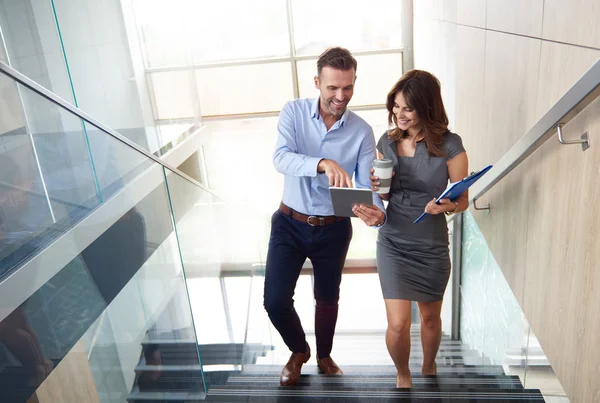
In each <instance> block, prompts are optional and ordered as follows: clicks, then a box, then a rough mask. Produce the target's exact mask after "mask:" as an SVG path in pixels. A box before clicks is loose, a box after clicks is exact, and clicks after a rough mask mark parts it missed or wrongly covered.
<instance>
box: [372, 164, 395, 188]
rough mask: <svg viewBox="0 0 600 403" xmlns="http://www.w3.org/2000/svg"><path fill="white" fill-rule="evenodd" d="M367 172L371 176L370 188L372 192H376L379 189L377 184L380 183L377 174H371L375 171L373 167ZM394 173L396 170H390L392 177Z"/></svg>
mask: <svg viewBox="0 0 600 403" xmlns="http://www.w3.org/2000/svg"><path fill="white" fill-rule="evenodd" d="M369 172H371V176H369V179H370V180H371V190H372V191H373V192H377V191H378V190H379V185H380V184H381V183H380V182H379V176H374V175H373V174H374V173H375V169H373V168H371V170H370V171H369ZM394 175H396V172H395V171H392V178H393V177H394Z"/></svg>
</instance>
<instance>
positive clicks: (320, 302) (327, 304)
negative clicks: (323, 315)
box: [316, 296, 340, 309]
mask: <svg viewBox="0 0 600 403" xmlns="http://www.w3.org/2000/svg"><path fill="white" fill-rule="evenodd" d="M339 299H340V298H339V296H337V297H333V298H329V299H317V300H316V303H317V308H320V309H328V308H329V309H331V308H337V307H338V301H339Z"/></svg>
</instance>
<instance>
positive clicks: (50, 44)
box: [0, 0, 89, 103]
mask: <svg viewBox="0 0 600 403" xmlns="http://www.w3.org/2000/svg"><path fill="white" fill-rule="evenodd" d="M0 10H1V11H0V27H1V28H2V36H3V38H2V39H4V43H5V45H6V51H7V53H8V55H6V56H7V59H9V60H10V65H11V67H13V68H14V69H16V70H18V71H19V72H21V73H23V74H25V75H26V76H27V77H29V78H31V79H32V80H34V81H35V82H37V83H39V84H40V85H43V86H44V87H45V88H47V89H49V90H50V91H52V92H54V93H55V94H58V95H59V96H60V97H61V98H63V99H65V100H67V101H68V102H71V103H73V93H72V90H71V83H70V80H69V76H68V72H67V69H66V66H65V59H64V55H63V52H62V47H61V42H60V39H59V35H58V31H57V29H56V24H55V22H54V13H53V10H52V6H51V2H50V1H44V2H33V1H7V0H3V1H2V2H0ZM87 31H89V29H88V30H87ZM0 47H1V48H3V46H2V45H1V44H0ZM3 50H4V49H2V50H0V53H2V51H3ZM0 58H1V56H0ZM86 67H89V66H86Z"/></svg>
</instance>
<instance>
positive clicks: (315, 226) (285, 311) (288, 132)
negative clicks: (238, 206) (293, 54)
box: [264, 48, 385, 386]
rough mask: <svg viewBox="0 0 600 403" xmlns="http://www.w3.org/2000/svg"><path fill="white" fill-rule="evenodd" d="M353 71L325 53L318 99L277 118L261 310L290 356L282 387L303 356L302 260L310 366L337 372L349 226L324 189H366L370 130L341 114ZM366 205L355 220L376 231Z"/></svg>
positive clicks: (348, 61)
mask: <svg viewBox="0 0 600 403" xmlns="http://www.w3.org/2000/svg"><path fill="white" fill-rule="evenodd" d="M356 67H357V63H356V60H355V59H354V57H352V55H351V54H350V52H349V51H348V50H346V49H342V48H331V49H328V50H326V51H325V52H324V53H323V54H321V56H320V57H319V60H318V61H317V76H315V86H316V88H317V89H319V91H320V96H319V97H318V98H317V99H297V100H294V101H291V102H288V103H287V104H286V105H285V106H284V107H283V109H282V110H281V113H280V115H279V122H278V138H277V145H276V147H275V153H274V154H273V164H274V165H275V168H276V169H277V171H279V172H281V173H282V174H284V175H285V179H284V189H283V198H282V202H281V205H280V208H279V210H278V211H276V212H275V213H274V214H273V217H272V220H271V236H270V239H269V251H268V254H267V266H266V274H265V294H264V304H265V309H266V310H267V313H268V314H269V318H270V319H271V322H272V323H273V325H274V326H275V328H276V329H277V330H278V331H279V333H280V334H281V337H282V338H283V340H284V341H285V343H286V344H287V346H288V347H289V348H290V350H291V351H292V355H291V357H290V359H289V361H288V363H287V364H286V365H285V367H284V368H283V370H282V372H281V378H280V384H281V385H282V386H291V385H294V384H295V383H296V382H297V380H298V379H299V377H300V371H301V368H302V364H304V363H306V362H307V361H308V360H309V358H310V348H309V346H308V344H307V343H306V337H305V334H304V330H303V329H302V325H301V323H300V319H299V317H298V314H297V313H296V311H295V310H294V300H293V296H294V289H295V287H296V282H297V281H298V277H299V276H300V271H301V269H302V265H303V264H304V262H305V261H306V259H307V258H308V259H310V260H311V262H312V266H313V273H314V281H315V282H314V294H315V300H316V310H315V336H316V341H317V364H318V366H319V368H320V370H321V371H322V372H323V373H325V374H328V375H341V374H342V371H341V370H340V368H339V367H338V366H337V365H336V363H335V362H334V361H333V359H332V358H331V356H330V354H331V349H332V345H333V335H334V333H335V324H336V321H337V314H338V300H339V293H340V282H341V279H342V269H343V267H344V263H345V260H346V254H347V252H348V246H349V244H350V240H351V239H352V225H351V223H350V219H349V218H346V217H336V216H334V215H333V206H332V204H331V198H330V195H329V187H330V186H341V187H352V186H353V185H352V174H354V175H355V180H356V186H357V187H360V188H370V187H371V185H370V180H369V176H370V172H369V170H370V169H371V165H372V162H373V160H374V159H375V158H376V153H375V138H374V136H373V129H372V128H371V126H369V125H368V124H367V123H366V122H365V121H364V120H363V119H361V118H360V117H359V116H357V115H356V114H355V113H353V112H352V111H350V110H348V109H347V106H348V103H349V102H350V99H351V98H352V94H353V92H354V83H355V80H356ZM373 202H374V206H361V207H360V209H361V212H360V216H361V219H362V220H363V221H364V222H365V223H366V224H367V225H369V226H381V225H383V223H384V222H385V213H384V211H385V210H384V207H383V203H382V201H381V199H380V198H379V196H378V195H377V194H376V193H373Z"/></svg>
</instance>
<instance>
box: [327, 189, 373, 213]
mask: <svg viewBox="0 0 600 403" xmlns="http://www.w3.org/2000/svg"><path fill="white" fill-rule="evenodd" d="M329 193H330V194H331V203H332V204H333V213H334V214H335V215H336V216H338V217H356V214H354V213H353V212H352V207H354V205H356V204H366V205H368V206H372V205H373V192H372V191H371V189H357V188H338V187H330V188H329Z"/></svg>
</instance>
